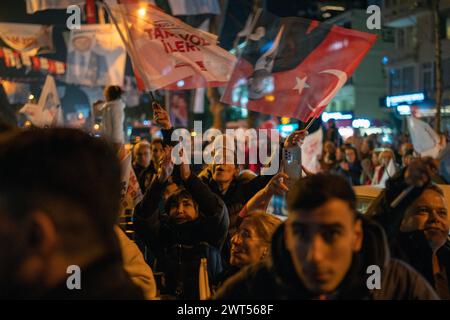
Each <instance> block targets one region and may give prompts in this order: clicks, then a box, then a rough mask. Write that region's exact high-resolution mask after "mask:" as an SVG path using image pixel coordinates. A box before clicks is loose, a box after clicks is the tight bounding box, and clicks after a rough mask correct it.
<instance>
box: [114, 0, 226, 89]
mask: <svg viewBox="0 0 450 320" xmlns="http://www.w3.org/2000/svg"><path fill="white" fill-rule="evenodd" d="M120 3H121V4H118V5H117V4H116V5H113V4H110V5H109V6H108V7H109V8H110V11H111V15H112V17H113V20H114V21H115V22H116V24H117V25H116V26H117V28H118V30H119V31H120V32H121V35H122V36H123V38H124V39H123V40H124V41H125V44H126V47H127V51H128V54H129V55H130V57H131V60H132V62H133V67H134V70H135V73H137V74H138V78H140V79H142V81H143V84H144V86H145V88H146V89H147V90H156V89H160V88H166V89H175V90H180V89H194V88H202V87H214V86H224V85H226V82H227V81H228V79H229V76H230V74H231V71H232V70H233V66H234V62H235V57H234V56H233V55H232V54H230V53H228V52H227V51H225V50H224V49H222V48H220V47H219V46H218V45H217V36H215V35H213V34H210V33H207V32H205V31H202V30H199V29H195V28H193V27H191V26H189V25H187V24H185V23H184V22H182V21H180V20H178V19H176V18H174V17H172V16H170V15H168V14H165V13H164V12H162V11H161V10H159V9H158V8H157V7H155V6H153V5H151V4H148V3H138V4H137V3H136V1H131V0H127V1H123V0H122V1H121V2H120Z"/></svg>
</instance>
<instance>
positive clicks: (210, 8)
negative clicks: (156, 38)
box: [169, 0, 220, 16]
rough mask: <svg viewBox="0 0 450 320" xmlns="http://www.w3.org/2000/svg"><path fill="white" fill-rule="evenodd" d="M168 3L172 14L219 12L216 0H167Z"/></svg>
mask: <svg viewBox="0 0 450 320" xmlns="http://www.w3.org/2000/svg"><path fill="white" fill-rule="evenodd" d="M169 4H170V8H171V9H172V14H173V15H174V16H184V15H186V16H189V15H197V14H215V15H219V14H220V6H219V1H217V0H169Z"/></svg>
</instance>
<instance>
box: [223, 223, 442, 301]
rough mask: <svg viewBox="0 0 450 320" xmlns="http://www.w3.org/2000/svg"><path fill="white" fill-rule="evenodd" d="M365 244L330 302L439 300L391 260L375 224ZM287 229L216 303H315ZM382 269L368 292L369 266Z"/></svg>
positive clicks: (367, 225) (233, 280)
mask: <svg viewBox="0 0 450 320" xmlns="http://www.w3.org/2000/svg"><path fill="white" fill-rule="evenodd" d="M363 221H364V223H363V226H364V227H363V228H364V240H363V247H362V250H361V252H360V253H358V254H355V255H354V258H353V262H352V265H351V267H350V270H349V271H348V273H347V275H346V277H345V278H344V280H343V281H342V284H341V285H340V286H339V287H338V288H337V290H336V292H335V293H333V294H330V295H329V296H328V298H329V299H351V300H360V299H365V300H367V299H374V300H384V299H393V300H397V299H399V300H401V299H407V300H414V299H438V297H437V295H436V293H435V292H434V291H433V289H432V288H431V287H430V285H429V284H428V283H427V281H426V280H425V279H424V278H422V276H420V275H419V274H418V273H417V272H416V271H414V270H413V269H412V268H411V267H409V266H408V265H406V264H405V263H403V262H401V261H398V260H395V259H390V257H389V249H388V247H387V242H386V239H385V235H384V233H383V231H382V229H381V228H380V227H379V226H378V225H376V224H375V223H372V222H369V221H367V220H365V219H364V220H363ZM283 232H284V225H281V227H280V228H279V229H278V230H277V231H276V232H275V234H274V236H273V239H272V255H271V257H270V259H268V260H266V261H264V262H260V263H257V264H254V265H251V266H249V267H246V268H245V269H243V270H242V271H241V272H239V273H238V274H236V275H235V276H233V277H232V278H230V279H229V280H228V281H227V282H225V284H224V286H223V287H222V288H221V289H220V290H219V292H218V293H217V295H216V299H227V300H228V299H246V300H250V299H256V300H258V299H259V300H267V299H279V300H286V299H301V300H304V299H314V298H316V297H315V296H314V295H313V294H312V293H311V292H309V291H308V290H307V289H306V287H305V286H304V285H303V283H302V282H301V280H300V279H299V277H298V276H297V274H296V272H295V270H294V266H293V264H292V260H291V257H290V254H289V252H288V251H287V249H286V246H285V243H284V237H283ZM369 265H378V266H380V268H381V289H379V290H376V289H374V290H369V289H368V288H367V286H366V280H367V277H368V275H367V274H366V272H365V271H366V270H367V266H369Z"/></svg>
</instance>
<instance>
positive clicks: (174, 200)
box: [165, 188, 198, 214]
mask: <svg viewBox="0 0 450 320" xmlns="http://www.w3.org/2000/svg"><path fill="white" fill-rule="evenodd" d="M183 199H189V200H192V202H193V203H194V206H195V207H196V209H197V207H198V206H197V202H196V201H195V200H194V198H193V197H192V195H191V194H190V193H189V191H187V190H186V189H183V188H182V189H180V190H178V191H176V192H175V193H174V194H172V195H171V196H170V197H169V198H168V199H167V200H166V204H165V210H166V213H167V214H168V213H169V211H170V209H171V208H172V207H174V206H177V205H178V203H180V201H182V200H183Z"/></svg>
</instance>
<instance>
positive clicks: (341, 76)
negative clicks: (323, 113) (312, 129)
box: [308, 69, 347, 111]
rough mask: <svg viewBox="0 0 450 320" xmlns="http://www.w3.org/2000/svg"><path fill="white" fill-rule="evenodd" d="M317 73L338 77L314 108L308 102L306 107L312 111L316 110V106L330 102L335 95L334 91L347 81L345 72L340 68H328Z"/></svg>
mask: <svg viewBox="0 0 450 320" xmlns="http://www.w3.org/2000/svg"><path fill="white" fill-rule="evenodd" d="M319 73H328V74H332V75H334V76H336V77H337V78H338V83H337V84H336V86H335V87H334V89H333V90H331V92H330V94H329V95H327V96H326V97H325V98H324V99H323V100H322V101H320V102H319V103H318V104H317V106H316V107H315V108H313V107H311V105H310V104H308V108H309V109H311V110H312V111H314V110H316V109H317V108H320V107H323V106H326V105H328V104H329V103H330V101H331V99H333V97H334V96H335V95H336V93H337V92H338V91H339V90H340V89H341V88H342V87H343V86H344V84H345V83H346V82H347V74H346V73H345V72H344V71H342V70H337V69H328V70H324V71H321V72H319Z"/></svg>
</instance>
